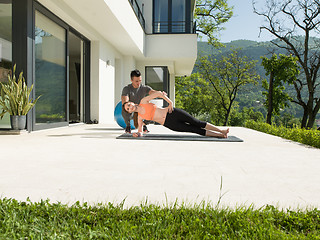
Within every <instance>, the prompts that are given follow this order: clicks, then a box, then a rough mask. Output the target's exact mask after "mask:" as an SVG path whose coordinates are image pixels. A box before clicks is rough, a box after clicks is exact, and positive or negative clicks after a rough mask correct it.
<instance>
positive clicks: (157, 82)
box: [146, 67, 170, 106]
mask: <svg viewBox="0 0 320 240" xmlns="http://www.w3.org/2000/svg"><path fill="white" fill-rule="evenodd" d="M146 85H148V86H150V87H152V89H154V90H157V91H165V92H166V93H167V95H168V97H169V96H170V95H169V71H168V68H167V67H146ZM163 103H164V106H166V102H165V101H164V102H163Z"/></svg>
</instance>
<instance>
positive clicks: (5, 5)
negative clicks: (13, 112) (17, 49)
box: [0, 0, 12, 128]
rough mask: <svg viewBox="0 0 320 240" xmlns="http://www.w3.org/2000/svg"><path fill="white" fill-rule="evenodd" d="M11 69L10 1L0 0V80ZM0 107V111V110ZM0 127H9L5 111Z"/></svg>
mask: <svg viewBox="0 0 320 240" xmlns="http://www.w3.org/2000/svg"><path fill="white" fill-rule="evenodd" d="M11 69H12V2H11V1H10V0H9V1H8V0H7V1H0V82H6V81H7V79H8V78H7V77H8V74H9V73H11ZM1 110H2V109H1V107H0V111H1ZM0 128H11V125H10V116H9V114H8V113H7V114H6V115H5V116H4V118H3V119H0Z"/></svg>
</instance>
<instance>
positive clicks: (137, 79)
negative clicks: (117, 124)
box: [121, 70, 155, 133]
mask: <svg viewBox="0 0 320 240" xmlns="http://www.w3.org/2000/svg"><path fill="white" fill-rule="evenodd" d="M130 77H131V84H128V85H127V86H125V87H124V88H123V89H122V94H121V101H122V104H124V103H125V102H128V101H131V102H134V103H136V104H139V103H140V100H141V99H142V98H144V97H145V96H146V95H150V94H151V93H153V92H155V91H154V90H153V89H152V88H151V87H149V86H145V85H143V84H141V81H142V77H141V73H140V71H139V70H133V71H132V72H131V74H130ZM122 116H123V119H124V122H125V123H126V130H125V132H126V133H131V127H130V119H132V118H133V119H134V125H135V126H136V127H137V126H138V121H137V119H138V115H137V114H136V113H127V112H125V111H123V110H122ZM143 132H145V133H147V132H149V131H148V129H147V126H146V125H144V126H143Z"/></svg>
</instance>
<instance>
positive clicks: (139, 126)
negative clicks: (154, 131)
mask: <svg viewBox="0 0 320 240" xmlns="http://www.w3.org/2000/svg"><path fill="white" fill-rule="evenodd" d="M142 127H143V119H142V118H141V117H140V116H138V132H136V133H133V134H132V136H133V137H142V136H143V130H142Z"/></svg>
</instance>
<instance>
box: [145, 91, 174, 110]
mask: <svg viewBox="0 0 320 240" xmlns="http://www.w3.org/2000/svg"><path fill="white" fill-rule="evenodd" d="M155 98H162V99H164V100H165V101H166V102H167V103H169V107H168V108H169V112H171V111H172V109H173V104H172V101H171V99H170V98H168V97H167V95H166V94H164V93H163V92H160V91H156V92H154V93H152V94H150V95H149V96H146V97H144V98H142V99H141V101H140V103H142V104H146V103H149V102H150V101H151V100H152V99H155Z"/></svg>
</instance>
